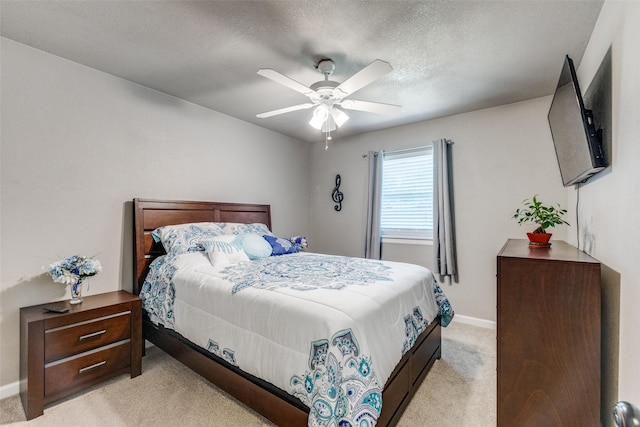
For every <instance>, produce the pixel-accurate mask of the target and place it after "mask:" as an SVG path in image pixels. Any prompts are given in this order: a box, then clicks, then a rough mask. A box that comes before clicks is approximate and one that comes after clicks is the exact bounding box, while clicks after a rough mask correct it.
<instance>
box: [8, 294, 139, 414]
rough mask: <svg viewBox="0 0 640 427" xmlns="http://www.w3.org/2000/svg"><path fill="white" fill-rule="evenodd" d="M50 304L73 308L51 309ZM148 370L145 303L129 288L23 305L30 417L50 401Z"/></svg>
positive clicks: (24, 385)
mask: <svg viewBox="0 0 640 427" xmlns="http://www.w3.org/2000/svg"><path fill="white" fill-rule="evenodd" d="M47 305H55V306H59V307H66V308H68V309H69V311H68V312H66V313H62V314H58V313H49V312H46V311H44V310H43V309H42V307H44V306H47ZM141 372H142V306H141V302H140V298H138V297H137V296H135V295H132V294H130V293H128V292H125V291H116V292H109V293H105V294H98V295H91V296H87V297H83V302H82V304H77V305H71V304H69V301H58V302H55V303H48V304H40V305H35V306H32V307H25V308H21V309H20V398H21V400H22V405H23V406H24V411H25V414H26V416H27V420H30V419H32V418H35V417H38V416H40V415H42V414H43V407H44V405H46V404H48V403H51V402H54V401H56V400H58V399H60V398H62V397H65V396H68V395H70V394H73V393H76V392H78V391H80V390H83V389H85V388H87V387H91V386H93V385H95V384H98V383H100V382H102V381H105V380H107V379H110V378H113V377H115V376H117V375H121V374H124V373H130V374H131V378H133V377H136V376H138V375H140V373H141Z"/></svg>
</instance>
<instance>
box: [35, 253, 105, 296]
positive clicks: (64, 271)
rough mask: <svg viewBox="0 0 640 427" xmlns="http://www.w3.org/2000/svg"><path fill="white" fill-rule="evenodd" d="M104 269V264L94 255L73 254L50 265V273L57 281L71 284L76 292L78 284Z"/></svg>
mask: <svg viewBox="0 0 640 427" xmlns="http://www.w3.org/2000/svg"><path fill="white" fill-rule="evenodd" d="M101 271H102V264H100V261H98V260H97V259H94V258H93V257H86V256H80V255H73V256H70V257H69V258H67V259H63V260H61V261H57V262H54V263H53V264H51V265H49V267H48V273H49V274H50V275H51V278H52V279H53V281H54V282H56V283H64V284H65V285H70V286H71V287H72V291H73V292H75V291H76V289H77V287H78V285H79V284H80V283H82V281H83V280H84V279H86V278H87V277H91V276H95V275H96V274H98V273H100V272H101Z"/></svg>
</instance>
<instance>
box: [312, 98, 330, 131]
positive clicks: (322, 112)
mask: <svg viewBox="0 0 640 427" xmlns="http://www.w3.org/2000/svg"><path fill="white" fill-rule="evenodd" d="M328 117H329V109H328V107H327V106H326V105H324V104H323V105H319V106H318V107H317V108H316V109H315V110H313V116H312V117H311V120H309V124H310V125H311V127H312V128H314V129H318V130H320V129H322V126H323V125H324V124H325V122H326V121H327V118H328Z"/></svg>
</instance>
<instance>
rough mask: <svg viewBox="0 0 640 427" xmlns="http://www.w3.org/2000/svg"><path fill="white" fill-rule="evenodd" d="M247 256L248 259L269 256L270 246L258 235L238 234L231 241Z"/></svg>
mask: <svg viewBox="0 0 640 427" xmlns="http://www.w3.org/2000/svg"><path fill="white" fill-rule="evenodd" d="M233 243H234V244H236V245H238V246H240V247H241V248H242V250H243V251H244V252H245V253H246V254H247V255H248V256H249V259H254V260H255V259H262V258H268V257H270V256H271V245H270V244H269V243H268V242H267V241H266V240H265V239H264V238H263V237H262V236H261V235H259V234H250V233H245V234H240V235H239V236H238V237H236V238H235V240H234V241H233Z"/></svg>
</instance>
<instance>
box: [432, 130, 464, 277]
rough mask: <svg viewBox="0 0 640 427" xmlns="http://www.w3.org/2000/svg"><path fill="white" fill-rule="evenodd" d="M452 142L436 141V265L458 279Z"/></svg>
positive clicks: (439, 271)
mask: <svg viewBox="0 0 640 427" xmlns="http://www.w3.org/2000/svg"><path fill="white" fill-rule="evenodd" d="M452 144H453V143H452V142H450V141H447V140H445V139H440V140H438V141H433V256H434V262H433V266H434V273H435V274H438V275H439V276H440V278H441V279H442V278H445V277H449V280H454V281H456V282H457V281H458V267H457V263H456V235H455V221H454V209H453V169H452V162H451V145H452Z"/></svg>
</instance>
